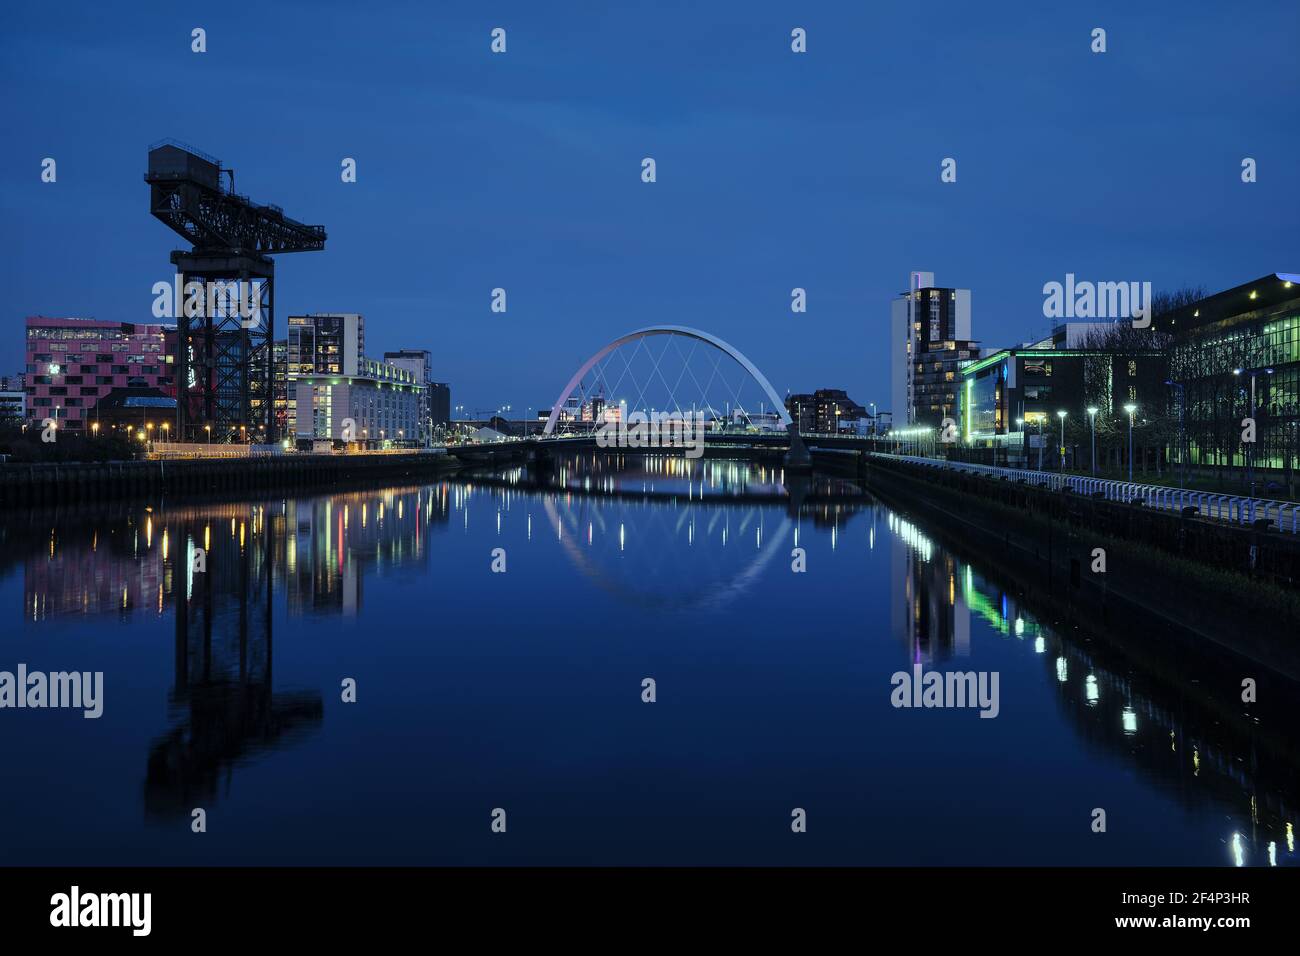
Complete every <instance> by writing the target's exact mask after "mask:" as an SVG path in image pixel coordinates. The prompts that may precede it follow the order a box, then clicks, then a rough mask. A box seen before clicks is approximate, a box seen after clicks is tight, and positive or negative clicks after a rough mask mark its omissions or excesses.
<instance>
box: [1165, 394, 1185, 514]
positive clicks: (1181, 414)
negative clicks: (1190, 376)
mask: <svg viewBox="0 0 1300 956" xmlns="http://www.w3.org/2000/svg"><path fill="white" fill-rule="evenodd" d="M1165 384H1166V385H1169V386H1171V387H1173V388H1176V389H1178V466H1179V467H1178V475H1179V477H1178V487H1179V488H1185V487H1187V386H1185V385H1184V384H1183V383H1182V382H1175V381H1174V380H1173V379H1170V378H1167V379H1165Z"/></svg>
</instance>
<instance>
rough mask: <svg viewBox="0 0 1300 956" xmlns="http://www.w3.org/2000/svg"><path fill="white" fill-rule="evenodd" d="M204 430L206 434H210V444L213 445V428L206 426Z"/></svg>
mask: <svg viewBox="0 0 1300 956" xmlns="http://www.w3.org/2000/svg"><path fill="white" fill-rule="evenodd" d="M203 430H204V431H205V432H207V433H208V444H209V445H211V444H212V426H211V425H204V426H203Z"/></svg>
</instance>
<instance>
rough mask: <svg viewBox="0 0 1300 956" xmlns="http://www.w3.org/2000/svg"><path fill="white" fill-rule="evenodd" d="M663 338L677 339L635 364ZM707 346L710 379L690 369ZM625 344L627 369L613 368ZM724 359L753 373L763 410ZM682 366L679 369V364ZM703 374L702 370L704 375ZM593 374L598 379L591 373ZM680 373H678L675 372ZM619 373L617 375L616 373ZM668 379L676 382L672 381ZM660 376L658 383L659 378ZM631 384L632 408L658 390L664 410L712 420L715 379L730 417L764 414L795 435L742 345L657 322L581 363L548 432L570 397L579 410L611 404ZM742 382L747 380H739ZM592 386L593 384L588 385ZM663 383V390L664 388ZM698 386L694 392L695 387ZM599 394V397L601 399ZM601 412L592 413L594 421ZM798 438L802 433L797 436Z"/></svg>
mask: <svg viewBox="0 0 1300 956" xmlns="http://www.w3.org/2000/svg"><path fill="white" fill-rule="evenodd" d="M659 336H670V337H672V339H670V340H668V341H666V342H665V343H664V346H663V348H662V349H661V350H660V351H659V353H658V354H657V355H656V354H654V352H653V351H651V350H650V349H649V348H648V347H646V348H644V361H643V362H642V364H643V365H644V366H646V367H645V368H644V369H642V370H640V371H638V369H637V368H636V367H635V365H634V363H635V362H636V361H637V360H638V359H639V358H642V357H643V356H642V350H643V347H644V346H646V343H648V342H649V340H651V339H653V338H656V337H659ZM673 339H680V340H684V341H686V342H688V343H690V350H689V352H688V353H683V352H682V350H681V349H680V348H679V347H676V346H677V343H676V342H675V341H673ZM701 344H703V345H705V346H706V347H707V348H706V355H711V356H712V368H711V370H710V369H709V368H708V367H707V361H706V368H705V370H704V372H707V373H708V377H707V380H706V381H705V382H703V383H702V382H701V380H700V377H699V376H697V375H696V374H695V371H694V369H693V368H692V367H691V362H692V360H693V359H694V357H695V355H696V352H697V349H698V346H699V345H701ZM625 345H635V346H636V348H635V349H634V351H633V353H632V355H631V356H630V357H628V356H623V367H622V368H621V369H620V368H618V367H617V366H615V367H614V368H612V369H611V368H610V367H609V366H610V365H611V364H613V362H612V360H613V357H614V355H615V354H616V353H618V352H619V350H620V349H621V348H622V347H623V346H625ZM670 347H673V348H675V352H674V353H673V354H671V355H670ZM723 358H729V359H731V360H732V362H734V363H735V364H736V365H738V366H740V368H741V369H743V370H744V372H745V374H746V375H747V376H748V380H749V381H750V382H751V383H752V384H753V385H755V386H757V388H758V390H759V392H758V394H759V396H761V401H762V404H761V407H762V412H761V413H760V412H759V408H756V407H755V403H754V402H752V401H751V402H748V403H746V402H745V401H743V400H742V398H741V394H740V390H739V388H737V387H736V386H734V385H732V383H731V378H730V376H729V375H728V374H727V372H725V371H723V370H722V368H721V362H722V360H723ZM665 362H670V363H674V367H673V368H671V369H670V370H669V372H668V373H667V374H665V372H664V365H665ZM678 363H679V364H680V370H679V368H678V367H676V366H677V364H678ZM704 372H702V373H701V374H704ZM593 373H594V381H591V380H590V379H591V377H592V376H593ZM674 373H675V374H674ZM614 374H617V376H618V377H617V379H613V375H614ZM669 378H672V379H673V381H672V383H671V384H670V383H669ZM656 380H657V381H656ZM625 381H627V382H628V390H629V391H630V392H632V393H633V394H634V399H633V402H634V407H633V409H632V410H633V411H645V410H649V409H647V408H646V405H647V404H648V403H653V401H654V400H653V398H651V397H650V394H648V393H651V394H653V393H657V394H659V395H662V396H663V397H664V399H665V400H664V401H662V402H659V403H658V406H659V408H660V410H662V411H670V412H676V413H679V414H685V413H686V412H687V410H688V409H689V410H690V411H691V412H692V413H700V414H705V415H707V416H708V417H710V418H713V419H719V418H721V417H722V415H721V414H720V409H719V407H718V404H719V400H718V398H717V396H716V395H715V394H714V393H713V388H714V383H715V382H717V383H718V388H719V389H722V390H723V393H724V395H725V396H726V402H725V404H726V406H727V417H733V416H735V417H740V418H742V419H744V420H755V419H759V418H760V414H761V417H762V420H763V421H764V422H771V423H772V424H777V425H779V426H780V427H782V428H784V429H785V430H786V431H787V432H789V434H791V435H795V430H794V428H793V423H792V421H791V419H790V415H789V413H788V412H787V411H786V409H785V402H784V401H783V400H782V398H781V396H780V395H779V394H778V393H777V391H776V389H774V388H773V387H772V383H771V382H769V381H768V380H767V376H765V375H764V374H763V373H762V372H760V371H759V370H758V367H757V366H756V365H754V363H753V362H751V361H750V360H749V358H748V357H747V356H746V355H745V354H744V353H742V352H741V351H740V350H739V349H737V348H735V347H734V346H732V345H729V344H728V343H726V342H724V341H723V340H722V339H720V338H718V337H717V336H716V335H711V334H710V333H708V332H702V331H700V330H699V329H692V328H689V327H687V326H684V325H655V326H649V327H647V328H644V329H637V330H636V331H634V332H629V333H627V334H626V335H622V336H619V337H618V338H616V339H614V341H612V342H610V343H609V344H608V345H606V346H604V347H603V348H601V349H600V350H599V351H597V352H596V353H595V354H594V355H592V356H591V358H589V359H587V361H585V362H583V363H582V365H581V366H580V367H579V368H578V370H577V371H576V372H574V374H573V377H572V378H570V379H569V382H568V384H567V385H565V386H564V390H563V391H561V392H560V397H559V398H558V399H556V401H555V404H554V405H553V406H552V407H551V414H550V417H549V418H548V419H547V420H546V429H545V432H544V434H546V435H552V434H554V433H555V429H556V425H557V424H558V423H559V422H560V420H561V417H562V416H564V415H565V413H566V409H569V408H571V407H572V406H571V404H570V399H572V398H573V396H574V395H575V393H577V394H578V402H579V407H580V408H591V407H592V405H590V404H588V403H589V402H591V401H592V399H593V398H595V399H596V400H598V401H600V402H601V403H602V407H603V405H605V404H611V403H614V402H616V401H618V397H617V396H618V395H619V394H620V390H621V389H622V387H623V383H624V382H625ZM739 384H743V382H742V383H739ZM587 385H591V386H592V387H591V388H588V387H586V386H587ZM659 386H662V390H661V391H660V390H659ZM683 389H684V390H685V393H686V394H689V395H691V398H692V401H691V402H689V403H688V402H686V401H684V400H683V396H682V394H680V393H681V391H682V390H683ZM692 389H694V391H692ZM597 396H598V397H597ZM733 398H734V399H735V411H733V409H732V402H731V399H733ZM767 403H771V409H772V414H771V415H768V414H767ZM596 417H597V416H596V414H595V413H592V418H591V419H589V420H592V421H594V420H595V419H596ZM796 437H797V436H796Z"/></svg>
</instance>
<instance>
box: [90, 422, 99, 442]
mask: <svg viewBox="0 0 1300 956" xmlns="http://www.w3.org/2000/svg"><path fill="white" fill-rule="evenodd" d="M90 433H91V434H92V435H94V436H95V437H96V438H98V437H99V422H91V423H90Z"/></svg>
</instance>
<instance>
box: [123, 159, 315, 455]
mask: <svg viewBox="0 0 1300 956" xmlns="http://www.w3.org/2000/svg"><path fill="white" fill-rule="evenodd" d="M223 174H226V175H227V176H228V177H229V185H226V184H224V183H223V182H222V175H223ZM144 179H145V182H147V183H148V184H149V211H150V213H152V214H153V216H154V218H156V219H158V220H159V221H160V222H162V223H164V224H165V225H166V226H168V227H169V228H170V229H171V230H172V231H173V232H175V233H177V234H178V235H180V236H181V237H182V238H184V239H185V240H187V241H188V242H189V243H190V244H191V245H192V247H193V248H191V249H189V250H183V249H178V250H176V251H174V252H172V254H171V261H172V264H173V265H174V266H175V267H176V272H177V275H178V279H177V283H178V288H181V289H185V288H186V285H187V283H190V282H200V283H202V287H203V289H204V290H205V294H204V295H203V296H202V302H203V307H202V309H201V310H197V309H191V308H188V307H186V306H187V302H188V299H187V298H184V297H183V298H182V301H181V302H180V303H178V305H179V306H180V307H179V308H177V310H176V325H177V333H178V342H177V348H176V371H175V382H176V432H177V436H178V437H179V438H180V439H181V440H182V441H197V440H201V439H203V438H204V437H205V435H206V437H208V438H210V439H211V440H213V441H232V440H240V439H241V438H244V437H247V438H248V439H249V440H251V441H268V442H270V441H275V440H277V439H278V437H279V434H278V432H279V422H278V421H277V418H276V415H275V407H274V406H275V398H276V395H277V391H278V389H279V388H283V387H284V383H277V382H276V378H275V371H274V368H275V361H274V351H275V310H274V304H275V260H274V259H272V258H271V256H272V255H274V254H276V253H281V252H316V251H319V250H321V249H324V248H325V227H324V226H308V225H305V224H303V223H301V222H297V221H296V220H293V219H290V218H289V217H287V216H286V215H285V214H284V210H283V209H281V208H280V207H279V206H274V205H269V204H261V203H255V202H252V201H251V200H250V199H249V198H248V197H247V196H241V195H239V194H238V193H236V192H235V191H234V181H235V174H234V170H232V169H227V168H223V167H222V165H221V161H220V160H218V159H215V158H213V157H212V156H209V155H207V154H205V153H202V152H200V151H198V150H196V149H193V148H192V147H190V146H186V145H184V144H183V143H178V142H176V141H174V140H163V141H162V142H159V143H155V144H153V145H152V146H150V147H149V171H148V172H147V173H145V176H144ZM214 288H216V289H217V290H218V294H216V295H213V294H212V293H211V291H207V290H212V289H214ZM232 290H233V292H234V293H235V294H231V292H232ZM241 305H242V306H243V308H242V310H241ZM241 311H242V314H241ZM196 313H197V314H196Z"/></svg>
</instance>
